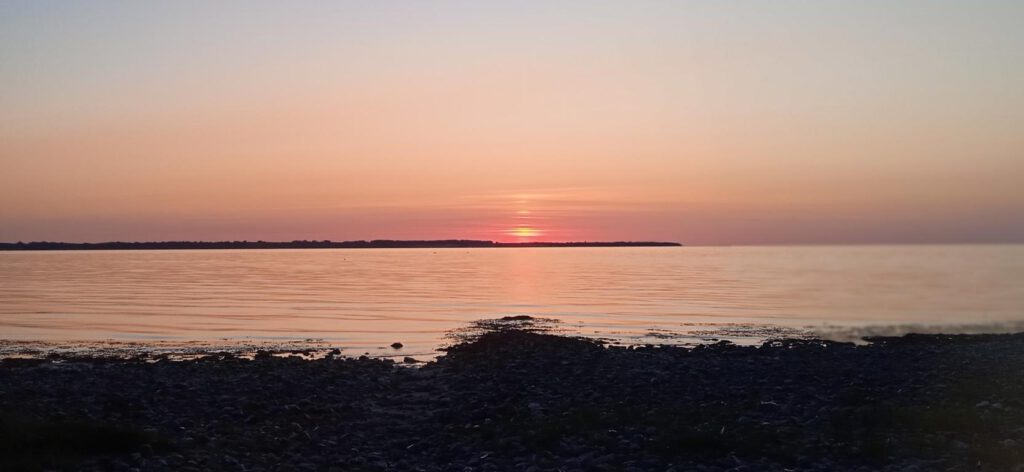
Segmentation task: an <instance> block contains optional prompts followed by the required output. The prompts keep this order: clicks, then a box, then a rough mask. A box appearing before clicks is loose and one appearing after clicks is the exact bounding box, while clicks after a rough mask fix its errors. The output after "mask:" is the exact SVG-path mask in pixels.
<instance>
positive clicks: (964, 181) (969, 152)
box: [0, 0, 1024, 245]
mask: <svg viewBox="0 0 1024 472" xmlns="http://www.w3.org/2000/svg"><path fill="white" fill-rule="evenodd" d="M1021 24H1024V2H1020V1H1005V2H999V1H971V2H966V1H909V0H908V1H900V2H892V1H843V2H838V1H828V0H819V1H781V0H780V1H757V2H754V1H751V2H739V1H737V2H726V1H643V0H641V1H623V2H607V1H578V2H559V1H516V2H495V1H459V2H448V1H437V2H429V1H410V2H401V1H394V2H391V1H389V2H380V1H291V2H260V1H244V2H241V1H239V2H232V1H218V2H207V1H175V2H150V1H123V2H105V1H89V2H85V1H82V2H79V1H70V0H69V1H49V0H27V1H22V0H7V1H4V2H0V241H18V240H22V241H35V240H50V241H74V242H78V241H87V242H98V241H111V240H142V241H162V240H259V239H263V240H275V241H276V240H285V241H287V240H293V239H317V240H320V239H331V240H349V239H379V238H392V239H436V238H470V239H490V240H500V241H531V240H551V241H566V240H590V241H594V240H668V241H679V242H683V243H685V244H695V245H733V244H856V243H871V244H874V243H1000V242H1024V185H1022V182H1024V86H1022V85H1021V84H1024V28H1021V27H1020V25H1021Z"/></svg>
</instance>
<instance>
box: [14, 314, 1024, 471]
mask: <svg viewBox="0 0 1024 472" xmlns="http://www.w3.org/2000/svg"><path fill="white" fill-rule="evenodd" d="M1021 445H1024V335H1021V334H1015V335H963V336H945V335H908V336H904V337H900V338H875V339H872V340H871V342H870V343H869V344H867V345H859V346H858V345H853V344H840V343H831V342H823V341H815V340H788V341H773V342H768V343H765V345H763V346H760V347H741V346H735V345H731V344H728V343H720V344H715V345H708V346H699V347H696V348H680V347H669V346H663V347H662V346H647V347H639V348H621V347H607V346H604V345H601V344H599V343H596V342H594V341H589V340H584V339H576V338H569V337H561V336H553V335H550V334H540V333H533V332H527V331H520V330H515V329H513V330H502V331H500V332H491V333H485V334H483V335H481V336H478V337H475V338H474V339H473V340H471V341H467V342H464V343H462V344H458V345H455V346H453V347H451V348H449V349H448V352H447V353H446V354H445V355H443V356H441V357H439V358H438V359H437V360H436V361H434V362H430V363H426V364H411V363H410V364H406V363H404V362H400V363H395V362H393V361H390V360H380V359H369V358H365V357H364V358H358V359H353V358H344V357H336V356H329V357H327V358H323V359H318V360H304V359H301V358H299V357H282V356H278V355H269V354H266V355H259V356H256V359H251V360H250V359H242V358H238V357H235V356H233V355H230V354H216V353H214V354H210V355H207V356H206V357H203V358H201V359H198V360H187V361H171V360H166V359H161V360H158V361H156V362H153V360H152V359H151V358H145V357H140V358H136V359H104V358H90V357H68V356H51V357H49V358H45V359H6V360H3V361H2V362H0V470H39V469H74V470H80V469H84V470H91V469H99V470H126V471H127V470H134V469H137V470H246V471H253V470H281V471H293V470H294V471H301V470H338V471H350V470H357V471H387V470H395V471H434V470H456V471H505V470H523V471H555V470H560V471H563V472H569V471H646V470H659V471H664V470H676V471H687V470H700V471H744V470H748V471H754V470H921V471H924V470H966V469H972V470H1024V447H1022V446H1021Z"/></svg>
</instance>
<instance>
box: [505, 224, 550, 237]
mask: <svg viewBox="0 0 1024 472" xmlns="http://www.w3.org/2000/svg"><path fill="white" fill-rule="evenodd" d="M506 234H508V235H510V236H515V237H517V238H533V237H537V236H540V235H541V234H542V232H541V231H540V230H538V229H536V228H531V227H529V226H518V227H515V228H512V229H510V230H508V231H506Z"/></svg>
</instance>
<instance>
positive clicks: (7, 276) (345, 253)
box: [0, 245, 1024, 352]
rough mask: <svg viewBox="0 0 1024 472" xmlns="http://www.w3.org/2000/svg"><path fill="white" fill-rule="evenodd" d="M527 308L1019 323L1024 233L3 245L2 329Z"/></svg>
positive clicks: (712, 328)
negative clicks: (1007, 236)
mask: <svg viewBox="0 0 1024 472" xmlns="http://www.w3.org/2000/svg"><path fill="white" fill-rule="evenodd" d="M521 314H526V315H533V316H541V317H550V318H557V319H559V320H561V321H562V328H563V329H565V331H566V332H568V333H571V334H576V333H579V334H583V335H588V336H600V337H608V338H614V339H619V340H622V341H627V342H650V341H651V340H652V339H653V340H657V341H659V342H664V341H669V342H690V341H693V340H698V339H701V338H709V337H725V338H738V339H743V338H750V339H755V340H757V339H758V338H759V337H763V336H764V335H765V331H764V330H763V329H762V328H765V327H769V328H772V327H773V328H774V329H776V330H780V331H781V332H782V333H787V332H788V331H786V330H787V329H789V328H795V329H812V330H817V331H820V332H828V333H830V334H831V335H843V334H844V333H845V334H850V333H861V332H885V331H886V330H892V331H891V332H894V333H896V332H903V331H907V330H913V331H927V330H931V331H935V330H939V331H958V330H982V331H998V330H1015V329H1019V328H1020V327H1021V326H1024V246H1021V245H1008V246H859V247H858V246H851V247H834V246H832V247H830V246H822V247H733V248H703V247H683V248H557V249H556V248H535V249H437V250H430V249H396V250H385V249H374V250H252V251H247V250H225V251H95V252H7V253H0V338H2V339H8V340H42V341H59V342H63V341H67V340H101V339H117V340H135V341H140V340H141V341H145V342H186V341H196V340H229V341H231V340H265V339H270V340H293V339H307V338H313V339H322V340H324V341H325V342H327V343H330V344H331V345H337V346H341V347H343V348H347V349H356V350H360V351H361V350H370V349H379V348H381V347H383V346H386V345H389V344H391V343H392V342H395V341H400V342H402V343H405V344H406V346H407V348H406V350H405V352H430V351H431V350H432V349H434V348H435V347H437V346H438V345H440V344H442V343H443V342H444V341H445V340H444V334H445V333H446V332H447V331H448V330H451V329H454V328H459V327H463V326H465V325H466V324H467V323H469V322H470V321H472V320H477V319H482V318H495V317H501V316H508V315H521ZM967 325H971V326H967ZM864 330H867V331H864ZM837 333H838V334H837Z"/></svg>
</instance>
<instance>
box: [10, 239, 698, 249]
mask: <svg viewBox="0 0 1024 472" xmlns="http://www.w3.org/2000/svg"><path fill="white" fill-rule="evenodd" d="M624 246H682V245H681V244H679V243H674V242H661V241H611V242H589V241H580V242H560V243H559V242H554V243H553V242H522V243H500V242H495V241H482V240H475V239H435V240H408V241H402V240H394V239H375V240H371V241H365V240H360V241H329V240H322V241H311V240H295V241H290V242H287V241H278V242H272V241H150V242H122V241H112V242H103V243H63V242H50V241H33V242H28V243H25V242H21V241H19V242H16V243H0V251H19V250H23V251H80V250H124V249H375V248H376V249H384V248H473V247H624Z"/></svg>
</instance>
